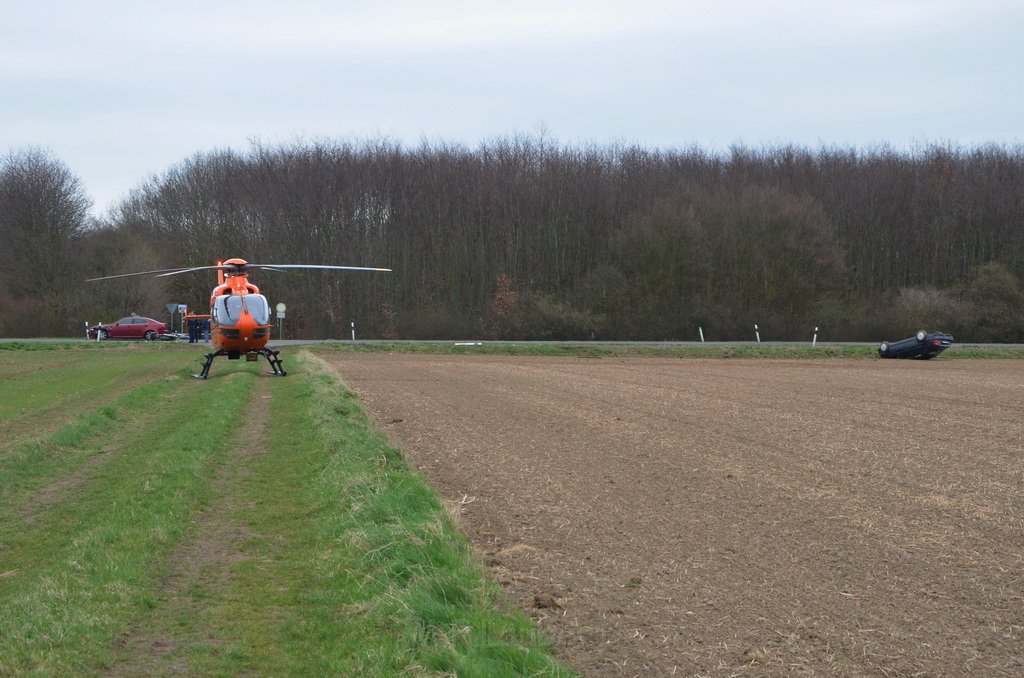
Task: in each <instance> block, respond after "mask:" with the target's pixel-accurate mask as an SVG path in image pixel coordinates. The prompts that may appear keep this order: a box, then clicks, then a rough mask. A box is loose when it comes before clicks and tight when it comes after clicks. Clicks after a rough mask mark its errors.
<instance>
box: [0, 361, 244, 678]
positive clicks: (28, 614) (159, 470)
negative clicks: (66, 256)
mask: <svg viewBox="0 0 1024 678" xmlns="http://www.w3.org/2000/svg"><path fill="white" fill-rule="evenodd" d="M182 376H183V375H182ZM251 383H252V380H251V377H249V376H247V375H243V374H229V375H226V376H225V378H222V379H218V380H211V381H210V382H209V383H205V382H204V383H196V384H194V388H190V389H188V391H189V392H188V393H187V397H181V398H177V399H169V400H167V401H166V402H164V403H162V406H163V409H162V410H161V412H160V416H159V418H158V419H157V420H155V421H152V422H150V426H149V428H148V430H147V431H145V435H139V432H138V431H137V430H135V429H134V428H133V427H132V426H131V425H130V424H128V423H127V422H126V421H125V420H110V422H111V426H112V427H113V429H111V428H110V427H108V426H106V425H105V424H106V422H104V421H103V417H104V416H106V415H104V414H98V415H97V417H98V418H96V419H88V421H83V422H82V424H81V427H80V428H79V429H76V430H74V431H69V432H67V434H66V435H67V436H68V438H69V439H70V440H66V441H65V442H72V443H74V442H75V439H76V438H78V437H80V440H79V442H78V443H77V444H81V445H90V444H91V443H87V442H85V441H87V440H92V439H94V438H95V437H97V436H104V437H106V438H107V439H108V440H110V441H112V442H113V443H114V444H116V448H117V449H116V456H115V458H113V459H111V460H110V461H109V462H108V463H106V464H104V465H103V468H102V472H101V473H97V474H95V475H94V476H93V477H91V478H90V479H89V482H88V483H87V484H85V486H84V487H82V488H81V489H80V491H79V492H77V493H75V495H74V496H73V497H69V498H68V499H67V500H66V501H64V502H62V503H60V504H58V505H57V506H55V507H54V508H53V510H52V511H51V512H50V513H49V514H48V515H47V516H45V519H44V520H43V521H41V522H40V523H39V524H36V525H33V526H31V527H29V528H25V527H23V526H21V525H12V524H11V523H10V521H7V522H5V523H4V524H3V525H2V526H0V527H2V530H3V532H2V533H0V540H2V541H0V558H2V565H0V638H2V639H3V642H2V643H0V675H23V674H24V675H69V674H74V675H80V674H83V673H84V674H87V673H92V672H95V670H96V668H97V667H100V666H103V665H104V664H105V663H108V662H109V661H110V660H111V658H112V650H111V640H112V638H114V637H116V636H117V635H118V634H119V633H121V632H123V630H124V629H125V628H126V627H127V625H128V624H129V623H130V621H131V620H132V619H133V618H134V617H136V616H137V615H138V614H139V613H140V612H141V610H143V609H145V608H146V607H147V606H152V605H153V604H154V600H153V592H152V589H153V586H154V582H155V581H156V580H157V577H156V575H157V574H158V573H159V570H160V567H161V566H162V561H163V557H164V554H165V553H166V552H167V551H168V550H169V549H170V548H171V547H173V545H174V544H175V543H176V542H177V541H178V539H179V538H180V536H181V534H182V533H183V532H184V531H185V529H186V527H187V525H188V521H189V514H190V511H192V510H194V509H195V507H196V506H197V505H199V504H201V503H202V502H203V501H205V500H206V499H207V498H208V496H207V495H208V490H207V478H208V476H209V471H210V468H211V466H212V465H213V464H215V463H216V461H217V459H218V457H219V456H221V455H222V452H223V449H224V446H225V444H226V441H227V440H228V438H229V437H230V436H231V434H232V433H233V431H234V430H235V428H236V427H237V425H238V420H237V417H235V416H233V415H234V413H237V412H238V411H239V410H240V409H241V408H242V404H243V403H244V402H245V400H246V397H247V394H248V392H249V388H250V386H251ZM155 387H156V385H154V388H155ZM125 406H126V407H127V406H128V405H127V403H126V404H125Z"/></svg>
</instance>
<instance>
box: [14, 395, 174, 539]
mask: <svg viewBox="0 0 1024 678" xmlns="http://www.w3.org/2000/svg"><path fill="white" fill-rule="evenodd" d="M182 384H183V379H182V378H181V377H180V376H169V377H166V378H164V379H161V380H159V381H155V382H150V383H149V384H146V385H145V386H142V387H140V388H137V389H135V390H133V391H130V392H129V393H126V394H124V395H122V396H121V397H120V398H118V399H117V400H115V401H114V402H112V403H109V404H107V405H104V406H102V407H100V408H98V409H96V410H94V411H92V412H90V413H88V414H84V415H82V416H80V417H78V418H77V419H76V420H75V421H74V422H72V423H70V424H68V425H66V426H63V427H61V428H59V429H58V430H57V431H55V432H54V433H53V434H52V435H51V436H50V437H49V438H47V439H46V440H42V441H31V442H26V443H21V444H17V445H14V446H12V447H11V448H10V449H9V450H5V451H4V452H3V454H2V455H0V521H7V520H9V519H10V517H11V513H12V511H13V510H14V509H16V508H18V507H19V506H20V505H21V503H22V502H23V500H24V499H25V497H27V496H28V495H29V494H30V493H32V492H34V491H36V490H38V489H39V488H40V487H41V486H42V485H43V484H45V483H47V482H49V481H51V480H52V479H54V478H55V477H59V476H61V475H63V474H67V473H69V472H73V471H74V470H75V469H76V468H77V467H79V466H80V465H81V464H82V463H84V462H86V461H87V460H89V459H92V458H94V457H95V456H96V455H97V454H100V453H102V452H103V451H104V450H107V449H117V447H118V445H117V444H116V442H112V441H111V440H109V439H108V438H107V435H108V434H109V433H110V432H111V431H112V430H114V431H116V433H115V434H114V435H115V440H116V436H120V437H121V438H124V437H125V435H126V434H127V433H131V434H133V435H135V436H137V437H139V438H140V439H145V438H147V433H146V430H145V426H146V423H147V422H148V421H149V420H150V419H152V418H153V417H155V416H158V415H159V414H160V413H163V412H166V408H167V407H168V406H171V405H172V402H173V399H174V398H175V397H176V396H177V395H178V392H179V391H180V389H181V386H182Z"/></svg>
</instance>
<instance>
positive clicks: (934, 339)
mask: <svg viewBox="0 0 1024 678" xmlns="http://www.w3.org/2000/svg"><path fill="white" fill-rule="evenodd" d="M952 345H953V335H952V334H946V333H945V332H925V331H924V330H919V331H918V333H917V334H915V335H914V336H912V337H911V338H909V339H903V340H901V341H883V342H882V343H881V345H879V347H878V356H879V357H880V358H916V359H918V360H928V359H929V358H934V357H935V356H937V355H939V354H940V353H942V352H943V351H945V350H946V349H947V348H949V347H950V346H952Z"/></svg>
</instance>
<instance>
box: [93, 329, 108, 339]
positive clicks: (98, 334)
mask: <svg viewBox="0 0 1024 678" xmlns="http://www.w3.org/2000/svg"><path fill="white" fill-rule="evenodd" d="M96 340H97V341H106V340H107V331H106V330H96Z"/></svg>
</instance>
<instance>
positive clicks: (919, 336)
mask: <svg viewBox="0 0 1024 678" xmlns="http://www.w3.org/2000/svg"><path fill="white" fill-rule="evenodd" d="M927 337H928V333H927V332H925V331H924V330H918V331H917V340H918V341H924V340H925V339H926V338H927Z"/></svg>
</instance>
